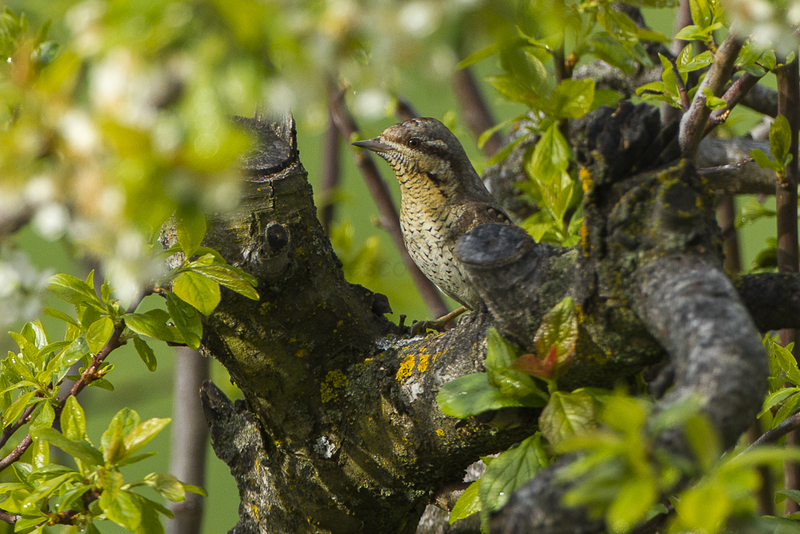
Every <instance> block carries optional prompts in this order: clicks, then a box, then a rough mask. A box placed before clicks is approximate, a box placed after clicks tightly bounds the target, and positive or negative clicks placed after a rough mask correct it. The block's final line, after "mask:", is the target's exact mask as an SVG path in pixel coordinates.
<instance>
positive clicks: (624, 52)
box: [576, 32, 638, 74]
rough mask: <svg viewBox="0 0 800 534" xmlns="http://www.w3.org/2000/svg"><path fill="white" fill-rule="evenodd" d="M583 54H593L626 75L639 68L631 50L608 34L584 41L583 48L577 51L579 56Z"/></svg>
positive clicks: (596, 34)
mask: <svg viewBox="0 0 800 534" xmlns="http://www.w3.org/2000/svg"><path fill="white" fill-rule="evenodd" d="M583 53H588V54H592V55H594V56H596V57H597V58H598V59H601V60H603V61H605V62H606V63H608V64H609V65H612V66H614V67H617V68H618V69H620V70H621V71H623V72H625V73H626V74H632V73H633V72H634V71H635V70H636V68H637V66H638V63H637V61H636V58H635V57H634V56H633V54H632V53H631V51H630V49H628V48H627V47H625V46H624V45H623V44H622V43H620V42H619V41H617V40H616V39H614V37H612V36H611V35H610V34H608V33H607V32H598V33H593V34H591V35H589V37H587V38H586V40H585V41H584V45H583V48H582V49H579V50H577V51H576V54H577V55H582V54H583Z"/></svg>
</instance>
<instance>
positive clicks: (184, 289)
mask: <svg viewBox="0 0 800 534" xmlns="http://www.w3.org/2000/svg"><path fill="white" fill-rule="evenodd" d="M172 291H173V292H174V293H175V294H176V295H177V296H178V297H179V298H180V299H181V300H183V301H184V302H186V303H188V304H191V305H192V306H194V307H195V308H197V309H198V310H199V311H200V312H201V313H202V314H203V315H206V316H208V315H211V313H212V312H213V311H214V308H216V307H217V304H219V301H220V292H219V284H218V283H216V282H214V281H212V280H209V279H208V278H206V277H205V276H200V275H198V274H195V273H192V272H182V273H180V274H178V276H176V277H175V281H174V282H173V284H172Z"/></svg>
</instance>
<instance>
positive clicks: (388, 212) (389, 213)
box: [330, 89, 448, 317]
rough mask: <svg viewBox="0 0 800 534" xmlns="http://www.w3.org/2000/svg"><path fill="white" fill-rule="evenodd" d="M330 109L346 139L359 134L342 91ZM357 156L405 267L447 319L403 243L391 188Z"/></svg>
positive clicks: (371, 162)
mask: <svg viewBox="0 0 800 534" xmlns="http://www.w3.org/2000/svg"><path fill="white" fill-rule="evenodd" d="M330 109H331V111H332V112H333V117H334V119H335V122H336V126H337V127H338V128H339V131H340V132H341V133H342V136H343V137H344V138H345V139H350V138H351V137H352V136H353V134H355V133H357V132H358V125H357V124H356V121H355V119H354V118H353V116H352V115H351V114H350V111H349V110H348V109H347V106H346V104H345V101H344V92H343V91H341V90H339V89H332V90H331V93H330ZM354 156H355V159H356V165H357V166H358V169H359V170H360V171H361V175H362V176H363V177H364V181H365V182H366V183H367V187H368V188H369V191H370V193H371V194H372V198H373V200H374V201H375V205H376V206H377V208H378V212H379V213H380V215H381V224H382V225H383V227H384V228H386V231H387V232H389V236H391V238H392V240H393V241H394V244H395V246H396V247H397V250H398V251H399V252H400V256H401V257H402V259H403V263H404V264H405V266H406V268H407V269H408V272H409V274H411V278H412V280H413V281H414V284H415V285H416V286H417V289H418V290H419V292H420V294H421V295H422V298H423V300H424V301H425V303H426V304H427V306H428V309H429V310H430V311H431V313H432V314H433V315H435V316H436V317H441V316H442V315H445V314H446V313H447V312H448V310H447V306H446V305H445V303H444V299H442V296H441V294H440V293H439V290H438V289H437V288H436V286H435V285H434V284H433V282H431V281H430V280H428V279H427V278H426V277H425V275H424V274H422V271H420V270H419V267H417V265H416V264H415V263H414V260H412V259H411V256H409V254H408V251H407V250H406V247H405V243H404V242H403V232H402V230H401V229H400V217H399V215H398V214H397V209H396V208H395V206H394V202H393V201H392V197H391V195H390V194H389V188H388V187H387V186H386V182H384V181H383V179H382V178H381V175H380V173H379V172H378V168H377V167H376V166H375V162H374V160H373V159H372V157H371V156H370V155H369V153H367V151H365V150H358V151H356V152H354Z"/></svg>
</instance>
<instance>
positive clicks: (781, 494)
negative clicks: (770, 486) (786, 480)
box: [775, 489, 800, 504]
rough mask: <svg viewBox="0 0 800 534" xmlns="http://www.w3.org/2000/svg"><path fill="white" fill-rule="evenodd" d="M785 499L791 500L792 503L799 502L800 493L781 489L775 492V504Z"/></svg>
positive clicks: (794, 490)
mask: <svg viewBox="0 0 800 534" xmlns="http://www.w3.org/2000/svg"><path fill="white" fill-rule="evenodd" d="M787 497H788V498H789V499H791V500H793V501H794V502H800V491H798V490H796V489H783V490H778V491H776V492H775V504H778V503H779V502H783V501H784V500H785V499H786V498H787Z"/></svg>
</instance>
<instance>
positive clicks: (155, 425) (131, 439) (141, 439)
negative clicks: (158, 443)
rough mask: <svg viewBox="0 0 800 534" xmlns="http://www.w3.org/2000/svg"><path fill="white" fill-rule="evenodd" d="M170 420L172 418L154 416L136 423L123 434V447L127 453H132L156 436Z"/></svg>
mask: <svg viewBox="0 0 800 534" xmlns="http://www.w3.org/2000/svg"><path fill="white" fill-rule="evenodd" d="M170 421H172V419H169V418H164V419H159V418H155V417H154V418H152V419H148V420H147V421H145V422H143V423H141V424H139V425H136V426H135V427H134V428H133V429H132V430H131V431H130V432H128V433H127V434H126V436H125V449H126V450H127V451H128V452H127V453H128V454H133V453H134V452H136V451H138V450H139V449H141V448H142V447H144V446H145V445H146V444H147V443H149V442H150V440H151V439H153V438H154V437H156V435H157V434H158V433H159V432H161V430H162V429H163V428H164V427H165V426H167V425H168V424H169V423H170Z"/></svg>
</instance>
